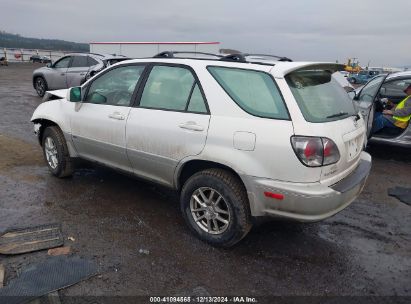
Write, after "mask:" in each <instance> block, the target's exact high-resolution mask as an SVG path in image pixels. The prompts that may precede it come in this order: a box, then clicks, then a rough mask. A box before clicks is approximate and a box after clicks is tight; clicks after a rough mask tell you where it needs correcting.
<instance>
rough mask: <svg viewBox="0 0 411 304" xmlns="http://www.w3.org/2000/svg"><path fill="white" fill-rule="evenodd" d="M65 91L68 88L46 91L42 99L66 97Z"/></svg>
mask: <svg viewBox="0 0 411 304" xmlns="http://www.w3.org/2000/svg"><path fill="white" fill-rule="evenodd" d="M67 91H68V89H62V90H54V91H46V94H44V97H43V101H48V100H53V99H63V98H66V96H67Z"/></svg>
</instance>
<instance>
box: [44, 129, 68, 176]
mask: <svg viewBox="0 0 411 304" xmlns="http://www.w3.org/2000/svg"><path fill="white" fill-rule="evenodd" d="M42 147H43V155H44V159H45V160H46V163H47V166H48V168H49V170H50V172H51V173H52V174H53V175H54V176H57V177H66V176H70V175H71V174H72V173H73V166H72V161H71V158H70V155H69V152H68V148H67V144H66V140H65V139H64V135H63V133H62V132H61V130H60V129H59V128H58V127H56V126H52V127H47V128H46V129H45V130H44V133H43V139H42Z"/></svg>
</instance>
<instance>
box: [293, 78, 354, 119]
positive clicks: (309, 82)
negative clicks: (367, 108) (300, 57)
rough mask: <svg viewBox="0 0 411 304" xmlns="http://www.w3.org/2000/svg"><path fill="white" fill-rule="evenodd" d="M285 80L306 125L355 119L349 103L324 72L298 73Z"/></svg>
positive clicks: (341, 89) (339, 87)
mask: <svg viewBox="0 0 411 304" xmlns="http://www.w3.org/2000/svg"><path fill="white" fill-rule="evenodd" d="M285 79H286V80H287V83H288V85H289V87H290V89H291V92H292V93H293V95H294V98H295V100H296V101H297V103H298V106H299V108H300V110H301V112H302V114H303V116H304V118H305V120H306V121H308V122H327V121H334V120H340V119H344V118H347V117H348V116H352V115H355V114H356V112H355V108H354V104H353V102H352V100H351V99H350V98H349V96H348V94H347V92H346V91H345V90H344V89H343V88H342V87H341V85H340V84H339V83H338V82H337V81H336V80H335V78H334V77H332V73H331V72H330V71H326V70H298V71H295V72H292V73H290V74H288V75H287V76H286V77H285Z"/></svg>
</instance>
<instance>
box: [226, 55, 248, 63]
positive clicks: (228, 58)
mask: <svg viewBox="0 0 411 304" xmlns="http://www.w3.org/2000/svg"><path fill="white" fill-rule="evenodd" d="M245 55H246V54H230V55H226V56H224V57H223V58H221V59H220V60H221V61H236V62H247V60H246V58H245V57H246V56H245Z"/></svg>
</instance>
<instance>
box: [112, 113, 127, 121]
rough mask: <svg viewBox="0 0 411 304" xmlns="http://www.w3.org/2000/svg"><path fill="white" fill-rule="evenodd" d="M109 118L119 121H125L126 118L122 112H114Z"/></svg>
mask: <svg viewBox="0 0 411 304" xmlns="http://www.w3.org/2000/svg"><path fill="white" fill-rule="evenodd" d="M108 117H109V118H113V119H117V120H124V119H125V116H124V115H123V114H121V113H120V112H114V113H111V114H109V115H108Z"/></svg>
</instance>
